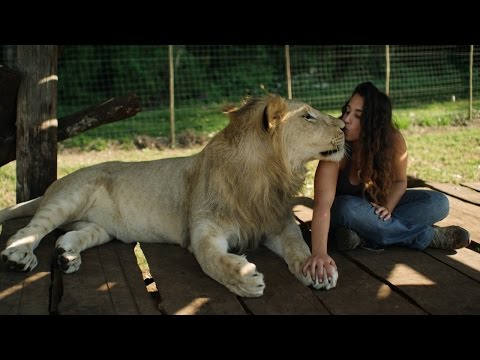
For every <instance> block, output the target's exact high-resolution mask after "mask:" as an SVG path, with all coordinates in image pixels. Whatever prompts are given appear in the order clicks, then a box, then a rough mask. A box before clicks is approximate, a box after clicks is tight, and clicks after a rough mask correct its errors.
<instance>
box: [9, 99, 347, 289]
mask: <svg viewBox="0 0 480 360" xmlns="http://www.w3.org/2000/svg"><path fill="white" fill-rule="evenodd" d="M225 112H226V113H227V115H228V116H229V118H230V121H229V124H228V125H227V126H226V127H225V128H224V129H223V130H222V131H220V132H219V133H217V134H216V135H215V136H214V137H213V138H212V139H211V140H210V142H209V143H208V144H207V145H206V146H205V147H204V149H203V150H202V151H200V152H199V153H197V154H195V155H192V156H187V157H180V158H167V159H161V160H153V161H143V162H120V161H112V162H105V163H101V164H98V165H94V166H90V167H86V168H83V169H80V170H78V171H75V172H73V173H71V174H69V175H67V176H65V177H63V178H60V179H58V180H56V181H55V182H54V183H52V184H51V185H50V187H49V188H48V189H47V190H46V192H45V194H44V195H43V196H42V197H39V198H36V199H34V200H30V201H27V202H24V203H21V204H18V205H15V206H12V207H9V208H6V209H3V210H1V211H0V223H3V222H4V221H6V220H8V219H11V218H15V217H21V216H32V215H33V217H32V219H31V221H30V222H29V224H28V225H27V226H25V227H24V228H23V229H20V230H19V231H18V232H17V233H16V234H14V235H13V236H12V237H10V238H9V240H8V241H7V244H6V248H5V249H4V250H3V251H2V253H1V255H2V259H3V260H4V261H5V262H6V264H7V266H8V267H9V268H13V269H16V270H19V271H26V270H32V269H33V268H35V266H36V265H37V258H36V256H35V254H34V252H33V251H34V250H35V248H36V247H37V246H38V244H39V243H40V241H41V240H42V238H43V237H44V236H45V235H47V234H48V233H49V232H51V231H52V230H54V229H56V228H61V229H63V230H65V231H66V233H65V234H64V235H62V236H60V237H59V238H58V240H57V241H56V243H55V254H56V256H57V261H58V264H59V266H60V268H61V269H62V270H63V271H64V272H65V273H72V272H75V271H77V270H78V269H79V268H80V264H81V252H82V251H83V250H85V249H88V248H91V247H93V246H97V245H101V244H104V243H107V242H109V241H110V240H112V239H114V238H116V239H119V240H121V241H123V242H125V243H133V242H137V241H138V242H146V243H173V244H178V245H180V246H183V247H185V248H187V249H188V250H189V251H190V252H191V253H193V254H194V256H195V258H196V260H197V261H198V263H199V265H200V267H201V268H202V270H203V271H204V272H205V273H206V274H207V275H208V276H210V277H211V278H212V279H214V280H216V281H218V282H219V283H221V284H223V285H224V286H225V287H227V288H228V289H229V290H230V291H232V292H233V293H235V294H237V295H239V296H242V297H258V296H261V295H263V292H264V288H265V282H264V279H263V274H261V273H260V272H259V271H258V270H257V268H256V265H255V264H253V263H250V262H249V261H248V260H247V258H246V256H245V255H242V254H244V252H245V251H246V250H249V249H254V248H256V247H257V246H258V245H259V244H263V245H265V246H266V247H267V248H269V249H270V250H272V251H273V252H275V253H276V254H278V255H279V256H280V257H282V258H283V259H284V260H285V262H286V263H287V265H288V268H289V270H290V271H291V272H292V274H293V275H294V276H295V277H296V278H297V279H298V280H300V281H301V282H302V283H303V284H304V285H306V286H312V287H313V288H315V289H322V288H323V289H327V290H328V289H330V288H333V287H335V286H336V284H337V279H338V273H335V274H334V276H333V277H332V279H331V280H330V281H327V278H326V276H327V275H326V272H324V274H325V278H324V279H323V281H321V282H319V281H318V280H312V279H311V277H310V275H307V276H304V275H303V274H302V267H303V265H304V264H305V262H306V260H307V258H308V257H309V256H310V254H311V253H310V249H309V247H308V245H307V244H306V243H305V241H304V240H303V237H302V234H301V231H300V228H299V226H298V225H297V224H296V223H295V219H294V216H293V211H292V206H293V200H294V198H295V195H296V194H297V193H298V191H299V190H300V188H301V186H302V185H303V182H304V179H305V175H306V168H305V164H306V163H307V162H308V161H310V160H314V159H326V160H331V161H339V160H341V158H342V157H343V155H344V134H343V131H342V128H343V127H344V123H343V122H342V121H341V120H339V119H336V118H333V117H331V116H329V115H327V114H324V113H322V112H320V111H318V110H316V109H314V108H313V107H312V106H310V105H308V104H306V103H304V102H301V101H297V100H286V99H284V98H283V97H281V96H278V95H271V94H270V95H265V96H262V97H252V98H250V99H247V100H246V101H245V102H244V104H243V106H241V107H239V108H231V109H229V110H226V111H225Z"/></svg>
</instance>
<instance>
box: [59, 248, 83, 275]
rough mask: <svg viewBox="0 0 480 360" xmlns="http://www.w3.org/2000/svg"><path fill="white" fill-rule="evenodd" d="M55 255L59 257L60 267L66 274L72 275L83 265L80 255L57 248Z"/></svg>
mask: <svg viewBox="0 0 480 360" xmlns="http://www.w3.org/2000/svg"><path fill="white" fill-rule="evenodd" d="M55 254H56V255H57V262H58V266H59V267H60V269H62V271H63V272H64V273H66V274H70V273H73V272H75V271H77V270H78V269H80V265H81V264H82V257H81V256H80V253H78V252H74V251H72V250H65V249H64V248H61V247H57V248H56V249H55Z"/></svg>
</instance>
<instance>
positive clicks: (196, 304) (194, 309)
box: [174, 297, 210, 315]
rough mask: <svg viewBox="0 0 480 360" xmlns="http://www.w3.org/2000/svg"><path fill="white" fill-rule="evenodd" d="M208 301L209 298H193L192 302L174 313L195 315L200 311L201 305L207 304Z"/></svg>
mask: <svg viewBox="0 0 480 360" xmlns="http://www.w3.org/2000/svg"><path fill="white" fill-rule="evenodd" d="M209 301H210V298H205V297H202V298H195V299H194V300H192V302H191V303H190V304H188V305H186V306H184V307H182V308H181V309H179V310H177V311H176V312H175V313H174V315H195V314H196V313H198V312H199V311H200V309H201V308H202V306H204V305H205V304H207V303H208V302H209Z"/></svg>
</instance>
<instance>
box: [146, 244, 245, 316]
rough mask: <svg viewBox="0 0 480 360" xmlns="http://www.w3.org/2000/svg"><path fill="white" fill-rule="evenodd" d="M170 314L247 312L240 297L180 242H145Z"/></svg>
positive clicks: (164, 306) (165, 309)
mask: <svg viewBox="0 0 480 360" xmlns="http://www.w3.org/2000/svg"><path fill="white" fill-rule="evenodd" d="M141 247H142V250H143V253H144V254H145V258H146V259H147V262H148V265H149V267H150V272H151V274H152V276H153V279H154V280H155V283H156V285H157V288H158V290H159V292H160V296H161V302H160V304H159V307H160V310H161V311H162V312H163V313H166V314H178V315H183V314H197V315H205V314H246V312H245V310H244V309H243V307H242V305H241V303H240V302H239V300H238V299H237V296H236V295H235V294H233V293H232V292H230V291H229V290H228V289H227V288H226V287H224V286H223V285H221V284H219V283H218V282H216V281H215V280H213V279H211V278H210V277H208V276H207V275H206V274H205V273H204V272H203V271H202V269H201V268H200V265H199V264H198V262H197V260H196V259H195V257H194V256H193V254H191V253H190V252H188V250H186V249H184V248H181V247H180V246H178V245H169V244H145V243H143V244H141Z"/></svg>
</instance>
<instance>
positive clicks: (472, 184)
mask: <svg viewBox="0 0 480 360" xmlns="http://www.w3.org/2000/svg"><path fill="white" fill-rule="evenodd" d="M460 185H462V186H465V187H468V188H470V189H473V190H475V191H479V192H480V182H468V183H460Z"/></svg>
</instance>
